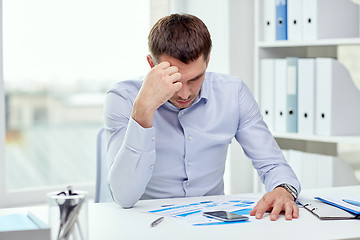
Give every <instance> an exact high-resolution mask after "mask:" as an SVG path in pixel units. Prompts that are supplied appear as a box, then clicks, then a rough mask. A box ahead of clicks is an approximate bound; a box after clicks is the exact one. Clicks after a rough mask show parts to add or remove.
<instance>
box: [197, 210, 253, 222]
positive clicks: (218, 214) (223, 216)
mask: <svg viewBox="0 0 360 240" xmlns="http://www.w3.org/2000/svg"><path fill="white" fill-rule="evenodd" d="M203 215H204V216H205V217H210V218H215V219H217V220H221V221H224V222H235V221H246V220H249V218H248V217H246V216H243V215H239V214H236V213H232V212H227V211H213V212H204V213H203Z"/></svg>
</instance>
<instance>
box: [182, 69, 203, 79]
mask: <svg viewBox="0 0 360 240" xmlns="http://www.w3.org/2000/svg"><path fill="white" fill-rule="evenodd" d="M205 71H206V70H204V71H203V72H202V73H200V74H199V75H197V76H196V77H194V78H192V79H189V80H187V81H195V80H198V79H199V78H201V77H202V76H203V75H204V73H205Z"/></svg>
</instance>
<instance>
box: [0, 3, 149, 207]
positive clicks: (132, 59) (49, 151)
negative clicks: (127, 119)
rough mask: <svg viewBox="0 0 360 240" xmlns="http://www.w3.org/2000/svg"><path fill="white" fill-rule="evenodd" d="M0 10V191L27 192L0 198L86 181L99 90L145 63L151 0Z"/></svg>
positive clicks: (91, 171) (91, 167)
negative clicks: (0, 14)
mask: <svg viewBox="0 0 360 240" xmlns="http://www.w3.org/2000/svg"><path fill="white" fill-rule="evenodd" d="M2 12H3V29H2V33H3V71H4V74H3V75H4V95H5V96H0V97H2V98H3V97H4V98H5V108H4V112H5V117H4V121H3V119H1V121H0V123H1V124H3V122H5V124H4V125H5V126H1V128H5V133H6V134H5V135H6V136H5V153H3V152H1V153H0V154H1V155H0V162H1V164H0V167H2V168H1V169H0V182H1V184H2V185H0V186H1V189H0V190H1V193H0V197H1V198H2V199H11V197H9V196H11V194H12V193H19V194H20V195H18V196H23V195H21V194H26V197H25V195H24V197H23V198H21V197H20V198H19V197H18V199H17V200H16V202H13V201H12V202H11V203H10V200H8V201H5V202H2V203H0V204H1V205H3V206H9V205H14V204H19V203H21V202H27V203H28V202H29V201H31V200H29V199H31V198H29V196H30V195H29V194H31V193H35V192H36V189H43V192H44V193H45V192H48V191H49V190H50V189H54V187H57V188H64V186H66V185H67V184H74V183H75V184H79V185H81V186H92V185H93V182H94V179H95V172H96V170H95V167H96V165H95V160H96V159H95V158H96V147H95V146H96V142H95V141H96V133H97V131H98V129H99V128H100V127H101V126H102V125H103V101H104V97H105V93H106V91H107V89H109V88H110V87H111V85H113V84H115V83H116V82H118V81H121V80H126V79H131V78H134V77H138V76H141V75H144V74H146V72H147V71H148V69H149V66H148V64H147V62H146V54H147V53H148V49H147V35H148V32H149V30H150V0H135V1H118V0H64V1H51V0H50V1H49V0H32V1H28V0H3V11H2ZM0 90H1V85H0ZM0 94H1V92H0ZM0 103H1V102H0ZM0 110H1V108H0ZM1 128H0V129H1ZM0 133H1V131H0ZM1 137H3V136H1ZM0 143H1V141H0ZM89 189H91V188H89ZM25 192H26V193H25ZM1 194H2V195H1ZM33 195H34V194H33ZM33 198H34V200H33V201H39V199H40V198H43V196H40V197H33Z"/></svg>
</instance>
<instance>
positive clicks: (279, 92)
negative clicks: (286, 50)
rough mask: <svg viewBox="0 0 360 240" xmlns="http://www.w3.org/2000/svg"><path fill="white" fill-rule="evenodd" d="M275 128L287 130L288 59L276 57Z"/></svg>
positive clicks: (281, 131)
mask: <svg viewBox="0 0 360 240" xmlns="http://www.w3.org/2000/svg"><path fill="white" fill-rule="evenodd" d="M274 95H275V113H274V124H275V126H274V130H275V131H276V132H280V133H284V132H286V59H275V89H274Z"/></svg>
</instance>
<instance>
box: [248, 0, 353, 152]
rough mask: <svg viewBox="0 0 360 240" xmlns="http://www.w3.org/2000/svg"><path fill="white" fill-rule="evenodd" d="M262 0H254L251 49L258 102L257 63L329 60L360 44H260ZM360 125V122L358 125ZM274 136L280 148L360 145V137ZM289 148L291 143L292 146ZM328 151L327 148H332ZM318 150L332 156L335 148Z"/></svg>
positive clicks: (338, 41)
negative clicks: (344, 47) (339, 50)
mask: <svg viewBox="0 0 360 240" xmlns="http://www.w3.org/2000/svg"><path fill="white" fill-rule="evenodd" d="M260 4H261V0H255V7H254V9H255V13H254V16H255V20H254V23H255V49H254V61H255V62H254V70H255V73H254V77H255V79H254V95H255V98H256V99H257V100H258V99H259V89H260V88H259V63H260V60H261V59H264V58H285V57H332V58H337V47H338V46H340V45H360V38H343V39H321V40H316V41H287V40H284V41H272V42H265V41H262V33H261V31H262V26H261V21H260V19H261V17H262V16H261V6H260ZM359 124H360V123H359ZM273 135H274V137H275V138H276V139H277V140H278V143H280V145H281V146H280V147H282V148H287V147H286V146H285V145H286V141H285V140H289V141H290V142H294V141H307V142H309V143H307V144H299V147H301V149H299V150H303V151H306V150H308V149H306V148H307V147H305V149H304V148H303V147H304V146H307V145H308V144H311V143H313V142H317V145H318V146H319V144H321V145H325V144H327V145H331V148H333V147H335V148H336V144H337V143H351V144H360V136H332V137H324V136H316V135H299V134H294V133H276V132H274V133H273ZM334 144H335V145H334ZM291 145H292V146H293V145H294V143H292V144H291ZM331 148H330V149H331ZM325 149H326V151H325V152H324V149H319V150H318V153H324V154H334V153H336V149H335V150H334V151H333V150H330V151H329V147H325Z"/></svg>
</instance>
